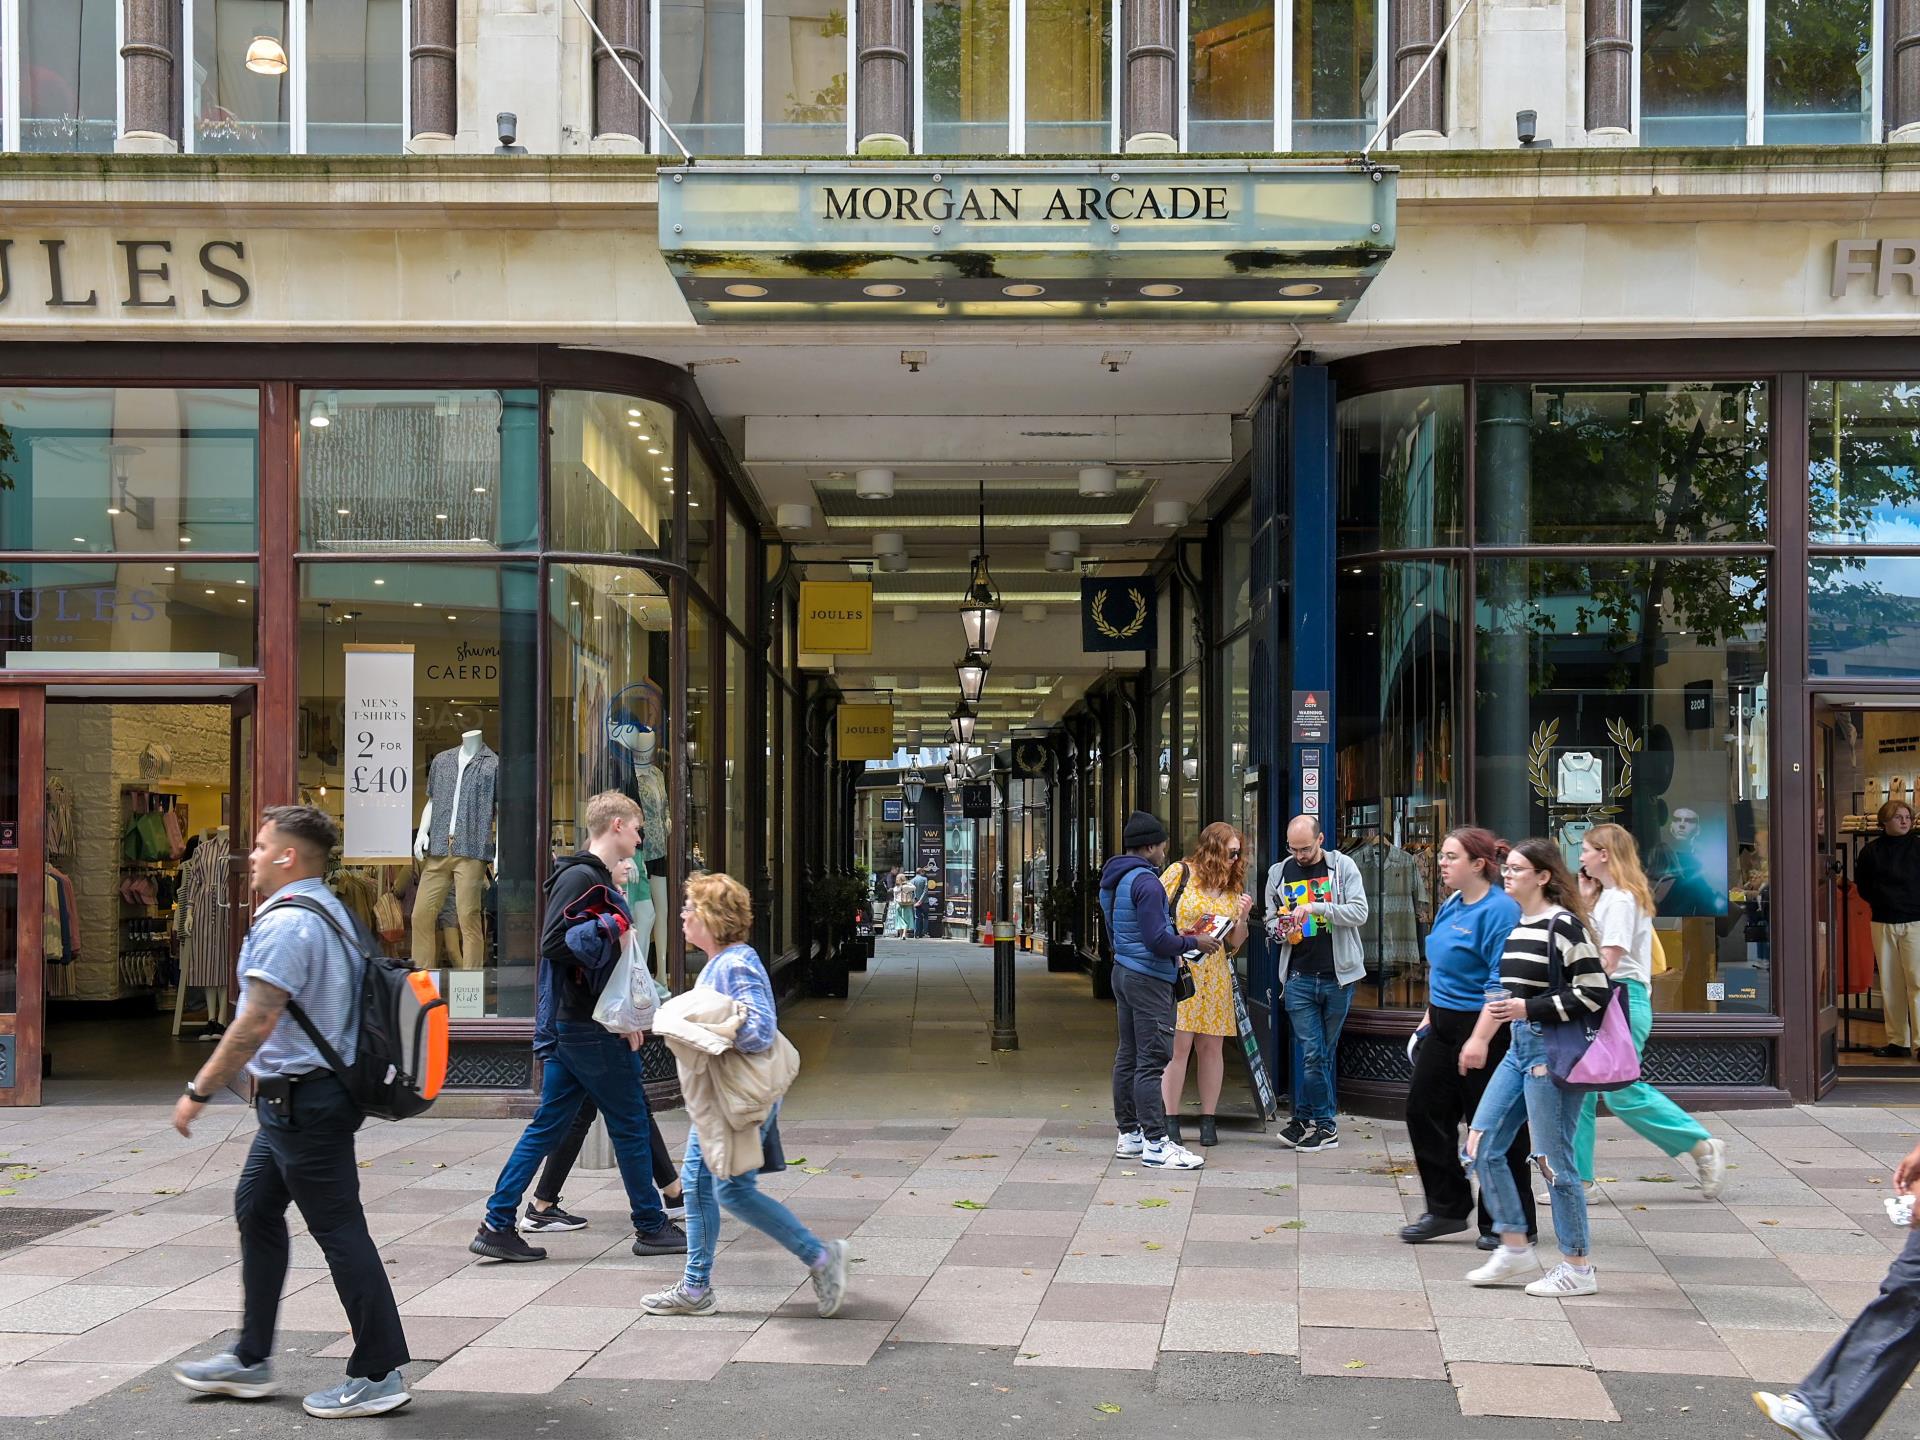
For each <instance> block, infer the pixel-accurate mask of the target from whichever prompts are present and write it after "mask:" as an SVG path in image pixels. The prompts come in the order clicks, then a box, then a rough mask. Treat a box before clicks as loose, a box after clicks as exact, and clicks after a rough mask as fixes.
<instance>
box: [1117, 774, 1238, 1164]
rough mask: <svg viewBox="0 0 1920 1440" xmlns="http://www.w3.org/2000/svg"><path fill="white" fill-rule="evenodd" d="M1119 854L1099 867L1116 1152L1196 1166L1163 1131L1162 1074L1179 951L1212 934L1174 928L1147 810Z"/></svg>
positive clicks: (1162, 843)
mask: <svg viewBox="0 0 1920 1440" xmlns="http://www.w3.org/2000/svg"><path fill="white" fill-rule="evenodd" d="M1120 843H1121V845H1122V847H1123V849H1124V851H1125V853H1124V854H1120V855H1116V856H1114V857H1113V858H1112V859H1111V860H1109V861H1107V865H1106V868H1105V869H1104V870H1102V871H1101V872H1100V913H1101V914H1102V915H1104V916H1105V917H1106V922H1107V935H1108V937H1109V938H1110V939H1111V940H1112V942H1113V1001H1114V1009H1115V1011H1116V1012H1118V1016H1119V1021H1120V1044H1119V1047H1118V1049H1117V1050H1116V1051H1115V1052H1114V1057H1113V1118H1114V1123H1115V1124H1116V1125H1117V1126H1118V1127H1119V1130H1120V1139H1119V1141H1118V1143H1116V1144H1115V1146H1114V1150H1113V1153H1114V1154H1115V1155H1118V1156H1120V1157H1121V1158H1122V1159H1137V1160H1139V1162H1140V1163H1141V1164H1142V1165H1152V1166H1154V1167H1155V1168H1157V1169H1166V1170H1198V1169H1200V1167H1201V1166H1203V1165H1205V1164H1206V1163H1207V1162H1206V1161H1205V1160H1203V1159H1201V1158H1200V1157H1199V1156H1198V1155H1196V1154H1194V1153H1193V1152H1192V1151H1191V1150H1189V1149H1187V1148H1186V1146H1184V1145H1182V1144H1180V1143H1179V1142H1178V1141H1176V1140H1170V1139H1168V1138H1167V1111H1166V1102H1165V1100H1163V1099H1162V1098H1161V1090H1160V1081H1161V1077H1162V1076H1163V1075H1164V1074H1165V1072H1166V1068H1167V1065H1168V1063H1169V1062H1170V1061H1171V1060H1172V1059H1173V1021H1174V998H1173V988H1174V982H1175V977H1176V976H1177V974H1178V971H1177V969H1176V968H1175V967H1176V966H1178V965H1179V964H1180V963H1181V962H1180V960H1179V958H1178V957H1179V956H1181V955H1183V954H1185V953H1186V952H1187V951H1189V950H1199V951H1201V952H1202V953H1211V952H1213V951H1215V950H1218V949H1219V948H1220V942H1219V941H1218V940H1216V939H1215V938H1214V937H1213V936H1211V935H1182V934H1181V933H1180V932H1179V931H1177V930H1175V929H1174V928H1173V917H1172V916H1171V915H1170V914H1169V913H1168V910H1167V892H1166V889H1165V887H1164V886H1162V885H1161V883H1160V872H1161V870H1163V869H1164V868H1165V867H1166V863H1167V827H1166V826H1165V825H1162V824H1161V823H1160V821H1159V820H1158V819H1156V818H1155V817H1154V816H1152V815H1149V814H1148V813H1147V812H1146V811H1144V810H1136V811H1134V812H1133V814H1131V815H1129V816H1128V817H1127V824H1126V828H1125V830H1123V831H1122V832H1121V836H1120Z"/></svg>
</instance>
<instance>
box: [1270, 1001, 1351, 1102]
mask: <svg viewBox="0 0 1920 1440" xmlns="http://www.w3.org/2000/svg"><path fill="white" fill-rule="evenodd" d="M1280 998H1281V1000H1282V1001H1283V1002H1284V1003H1285V1004H1286V1007H1287V1022H1288V1023H1289V1024H1290V1025H1292V1026H1293V1038H1294V1039H1296V1040H1298V1041H1299V1042H1300V1049H1301V1050H1302V1052H1304V1053H1303V1054H1302V1056H1301V1060H1302V1064H1303V1068H1304V1070H1305V1072H1306V1084H1305V1086H1304V1088H1303V1090H1302V1093H1301V1094H1300V1095H1299V1096H1298V1097H1296V1100H1295V1103H1294V1107H1293V1113H1294V1117H1295V1118H1296V1119H1299V1120H1305V1121H1308V1122H1310V1123H1312V1124H1315V1125H1324V1126H1325V1127H1326V1128H1327V1129H1329V1130H1331V1129H1333V1123H1334V1109H1333V1107H1334V1089H1333V1077H1334V1072H1335V1066H1336V1063H1337V1058H1336V1057H1337V1056H1338V1055H1339V1053H1340V1027H1341V1026H1343V1025H1345V1024H1346V1023H1347V1011H1348V1010H1349V1009H1350V1008H1351V1007H1352V1005H1353V991H1352V990H1351V989H1349V988H1348V987H1347V986H1345V985H1342V984H1341V983H1340V981H1339V978H1338V977H1337V976H1333V975H1289V976H1288V977H1287V983H1286V987H1285V988H1284V989H1283V990H1282V991H1281V992H1280Z"/></svg>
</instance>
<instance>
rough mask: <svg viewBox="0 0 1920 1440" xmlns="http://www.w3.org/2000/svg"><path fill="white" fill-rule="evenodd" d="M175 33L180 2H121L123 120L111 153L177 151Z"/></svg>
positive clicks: (177, 40)
mask: <svg viewBox="0 0 1920 1440" xmlns="http://www.w3.org/2000/svg"><path fill="white" fill-rule="evenodd" d="M180 32H181V25H180V0H126V15H125V20H124V25H123V29H122V36H123V43H122V44H121V46H120V63H121V65H122V67H123V68H124V70H125V75H124V80H125V85H126V101H127V115H126V128H125V129H124V130H123V131H122V132H121V133H120V135H119V137H118V139H117V140H116V141H115V143H114V148H115V149H116V150H121V151H132V152H138V153H143V154H174V153H177V152H178V151H179V149H180V66H179V53H180V50H179V47H180Z"/></svg>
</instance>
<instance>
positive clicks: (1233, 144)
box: [1186, 0, 1273, 153]
mask: <svg viewBox="0 0 1920 1440" xmlns="http://www.w3.org/2000/svg"><path fill="white" fill-rule="evenodd" d="M1186 148H1187V149H1188V150H1193V151H1200V152H1203V153H1205V152H1220V151H1228V152H1231V151H1244V150H1271V149H1272V148H1273V3H1272V0H1265V3H1250V0H1188V3H1187V144H1186Z"/></svg>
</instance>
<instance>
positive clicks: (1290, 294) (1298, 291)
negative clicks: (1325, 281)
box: [1280, 281, 1327, 300]
mask: <svg viewBox="0 0 1920 1440" xmlns="http://www.w3.org/2000/svg"><path fill="white" fill-rule="evenodd" d="M1326 288H1327V287H1326V286H1324V285H1309V284H1307V283H1305V282H1304V281H1303V282H1301V283H1300V284H1298V285H1282V286H1281V287H1280V293H1281V294H1282V295H1284V296H1286V297H1287V298H1288V299H1289V300H1304V299H1306V298H1307V297H1308V296H1309V295H1318V294H1319V293H1320V292H1321V291H1322V290H1324V289H1326Z"/></svg>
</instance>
